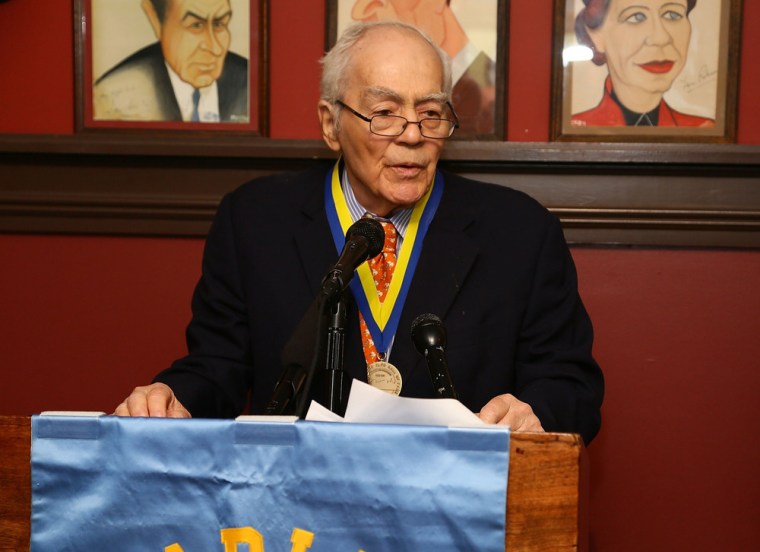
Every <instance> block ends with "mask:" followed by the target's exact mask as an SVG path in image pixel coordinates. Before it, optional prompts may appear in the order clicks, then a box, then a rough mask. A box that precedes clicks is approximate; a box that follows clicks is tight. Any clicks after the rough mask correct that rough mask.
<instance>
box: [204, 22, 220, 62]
mask: <svg viewBox="0 0 760 552" xmlns="http://www.w3.org/2000/svg"><path fill="white" fill-rule="evenodd" d="M201 46H202V47H203V48H205V49H206V50H208V51H209V52H211V53H212V54H214V55H215V56H220V55H222V54H223V53H224V48H223V47H222V43H221V41H220V35H219V33H217V32H216V31H215V29H214V26H213V24H212V25H209V26H208V27H207V28H206V32H205V33H204V35H203V42H201Z"/></svg>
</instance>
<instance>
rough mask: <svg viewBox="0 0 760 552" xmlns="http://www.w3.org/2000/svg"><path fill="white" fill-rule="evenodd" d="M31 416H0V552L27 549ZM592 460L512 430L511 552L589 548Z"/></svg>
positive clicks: (573, 443) (568, 445)
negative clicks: (589, 490) (589, 501)
mask: <svg viewBox="0 0 760 552" xmlns="http://www.w3.org/2000/svg"><path fill="white" fill-rule="evenodd" d="M30 446H31V419H30V418H28V417H17V416H0V454H1V455H2V461H0V552H10V551H13V552H28V550H29V529H30V527H29V525H30V516H31V480H30V468H31V466H30V450H31V447H30ZM587 465H588V462H587V459H586V453H585V449H584V447H583V443H582V441H581V439H580V437H578V436H576V435H571V434H565V433H513V434H512V438H511V442H510V460H509V482H508V489H507V535H506V543H505V544H506V550H507V551H508V552H534V551H535V552H538V551H541V552H546V551H576V550H580V551H583V550H587V549H588V543H587V541H588V530H587V523H586V521H587V520H586V513H587V511H588V508H587V498H588V484H587V483H588V478H587V472H588V467H587Z"/></svg>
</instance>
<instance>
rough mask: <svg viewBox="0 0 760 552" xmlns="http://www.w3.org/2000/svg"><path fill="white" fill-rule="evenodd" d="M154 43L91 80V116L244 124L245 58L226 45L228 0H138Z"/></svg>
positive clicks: (98, 117) (101, 118)
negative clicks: (148, 24)
mask: <svg viewBox="0 0 760 552" xmlns="http://www.w3.org/2000/svg"><path fill="white" fill-rule="evenodd" d="M141 7H142V10H143V12H144V13H145V16H146V17H147V19H148V22H149V23H150V26H151V28H152V30H153V33H154V34H155V37H156V39H157V40H156V42H154V43H152V44H149V45H148V46H145V47H144V48H142V49H140V50H138V51H137V52H135V53H133V54H131V55H129V56H128V57H127V58H125V59H123V60H122V61H121V62H119V63H118V64H116V65H115V66H113V67H111V68H110V69H108V70H107V71H106V72H105V73H103V74H102V75H100V76H97V75H96V80H95V83H94V86H93V118H94V119H95V120H121V121H185V122H198V123H218V122H237V123H247V122H248V121H249V114H248V105H249V101H248V60H247V59H246V58H245V57H243V56H241V55H238V54H236V53H234V52H231V51H230V43H231V32H230V20H231V19H232V17H233V11H232V6H231V0H142V3H141Z"/></svg>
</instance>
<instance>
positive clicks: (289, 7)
mask: <svg viewBox="0 0 760 552" xmlns="http://www.w3.org/2000/svg"><path fill="white" fill-rule="evenodd" d="M71 1H72V0H36V1H35V2H31V1H30V0H26V1H24V0H11V1H10V2H8V3H4V4H0V31H1V32H0V61H1V62H2V64H1V65H0V66H2V67H3V70H2V75H3V77H2V79H0V82H2V83H3V84H2V85H0V132H15V133H40V134H44V133H52V134H70V133H72V132H73V128H74V122H73V92H72V90H73V76H72V75H73V60H72V54H71V51H72V49H71V43H72V31H71V27H72V25H71ZM271 3H272V6H271V88H272V99H271V108H270V112H271V134H272V135H273V136H275V137H283V138H315V137H317V136H318V132H317V127H316V116H315V110H314V105H315V103H316V98H317V92H316V90H317V82H318V74H319V68H318V66H317V64H316V62H315V60H316V58H317V57H318V56H319V54H320V52H321V50H322V46H323V40H324V39H323V21H324V17H323V13H324V11H323V10H324V4H323V2H322V1H315V0H287V1H281V0H272V2H271ZM744 3H745V9H744V27H745V32H744V36H743V58H742V71H741V83H740V91H739V109H740V120H739V141H740V142H741V143H745V144H760V110H758V109H756V108H754V104H755V100H756V98H758V97H760V56H758V55H757V54H758V52H760V33H757V32H751V31H752V30H754V29H755V28H756V27H757V25H758V23H760V2H757V1H756V0H745V2H744ZM511 4H512V7H511V25H510V27H511V39H510V43H511V51H510V72H509V87H508V99H509V103H508V138H509V139H510V140H517V141H545V140H547V139H548V135H549V131H548V128H549V104H550V87H549V81H550V58H551V25H552V14H551V9H552V4H553V0H511ZM32 11H33V13H32ZM32 15H33V17H32ZM32 22H33V23H32ZM753 23H754V25H753ZM296 36H297V37H298V41H294V40H293V37H296ZM8 82H12V83H15V84H13V85H11V86H8V85H7V83H8ZM759 185H760V183H759ZM201 250H202V241H201V240H182V239H149V238H105V237H76V236H19V235H0V262H1V263H2V265H0V266H1V268H0V369H1V370H2V383H1V384H0V414H22V415H29V414H32V413H35V412H39V411H41V410H46V409H65V410H82V409H84V410H106V411H109V410H110V409H112V408H113V407H114V406H115V405H116V403H117V402H118V401H119V400H120V399H121V398H122V397H123V396H124V395H125V394H126V393H127V392H128V391H129V390H130V389H131V387H133V386H134V385H137V384H141V383H145V382H147V381H148V380H149V379H150V377H151V375H152V374H153V373H155V371H157V370H158V369H160V368H163V367H164V366H165V365H166V364H167V363H168V362H170V361H171V359H173V358H174V357H175V356H177V355H179V354H181V353H182V351H183V348H184V345H183V336H182V332H183V328H184V325H185V324H186V322H187V319H188V316H189V296H190V293H191V291H192V287H193V285H194V283H195V281H196V280H197V277H198V273H199V260H200V255H201ZM573 254H574V257H575V259H576V263H577V265H578V271H579V277H580V282H581V292H582V294H583V297H584V299H585V301H586V304H587V306H588V308H589V311H590V312H591V315H592V318H593V320H594V323H595V327H596V332H597V341H596V348H595V351H596V355H597V357H598V359H599V361H600V363H601V364H602V366H603V368H604V370H605V374H606V378H607V387H608V391H607V398H606V402H605V405H604V425H603V429H602V431H601V433H600V435H599V437H598V438H597V440H596V441H595V442H594V443H593V444H592V445H591V446H590V447H589V454H590V458H591V463H592V505H591V508H592V511H591V513H592V520H591V526H592V537H591V540H592V545H593V550H595V551H598V552H627V551H640V550H648V551H668V552H670V551H673V550H689V551H708V550H709V551H711V552H712V551H714V550H721V551H722V550H730V551H745V550H746V551H750V550H758V549H760V523H758V522H757V520H758V519H760V470H759V469H758V466H760V440H758V439H757V434H758V432H760V401H758V400H757V398H756V397H757V395H758V393H760V338H758V335H760V314H759V313H760V291H758V285H757V283H758V281H760V252H728V251H679V250H641V249H639V250H636V249H624V248H620V249H602V248H593V249H592V248H588V249H587V248H575V249H574V250H573Z"/></svg>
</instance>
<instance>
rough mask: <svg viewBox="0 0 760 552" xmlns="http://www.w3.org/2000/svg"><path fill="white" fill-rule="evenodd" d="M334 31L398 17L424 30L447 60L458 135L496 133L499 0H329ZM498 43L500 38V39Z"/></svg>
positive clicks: (501, 51)
mask: <svg viewBox="0 0 760 552" xmlns="http://www.w3.org/2000/svg"><path fill="white" fill-rule="evenodd" d="M333 11H334V18H333V24H334V27H335V35H336V37H337V36H339V35H340V34H341V33H342V32H343V31H344V30H345V29H346V28H347V27H348V26H350V25H351V24H354V23H357V22H362V23H369V22H374V21H401V22H403V23H408V24H409V25H413V26H414V27H416V28H418V29H420V30H421V31H423V32H424V33H426V34H427V35H428V36H429V37H430V39H431V40H432V41H433V42H434V43H435V44H436V45H437V46H438V47H440V48H441V50H443V51H444V52H445V53H446V55H447V56H448V58H449V63H450V65H451V73H452V87H453V88H452V105H453V106H454V109H456V111H457V114H458V115H459V124H460V126H459V127H458V129H457V136H458V137H460V138H467V139H473V138H493V137H499V136H500V134H501V133H502V129H501V128H500V127H501V126H502V119H503V109H502V108H503V104H504V93H503V88H504V82H503V81H504V80H505V76H504V74H503V62H504V56H505V55H506V46H505V45H504V44H502V43H501V42H500V41H499V37H500V35H503V34H504V28H503V27H504V26H505V25H506V23H507V14H506V3H505V2H503V1H501V0H466V1H465V0H333ZM502 42H503V41H502Z"/></svg>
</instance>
